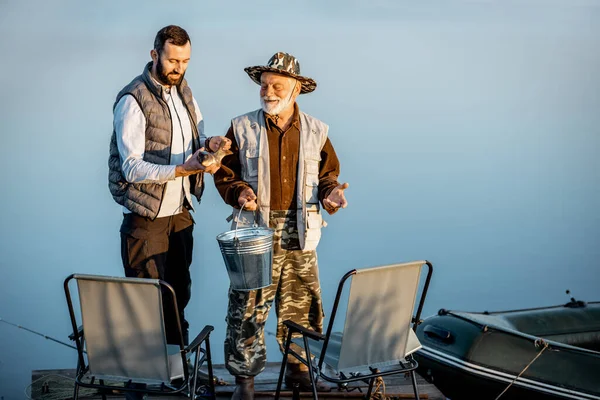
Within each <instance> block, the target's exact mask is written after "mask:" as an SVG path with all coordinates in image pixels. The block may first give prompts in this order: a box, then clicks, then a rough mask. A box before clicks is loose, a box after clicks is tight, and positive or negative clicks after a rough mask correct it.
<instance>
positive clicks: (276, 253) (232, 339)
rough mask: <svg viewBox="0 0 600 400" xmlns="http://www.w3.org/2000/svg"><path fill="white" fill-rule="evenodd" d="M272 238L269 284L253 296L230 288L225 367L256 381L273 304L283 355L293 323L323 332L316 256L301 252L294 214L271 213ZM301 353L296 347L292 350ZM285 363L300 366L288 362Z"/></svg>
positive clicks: (278, 340)
mask: <svg viewBox="0 0 600 400" xmlns="http://www.w3.org/2000/svg"><path fill="white" fill-rule="evenodd" d="M269 226H270V227H271V228H273V229H275V234H274V237H273V283H272V284H271V286H269V287H266V288H263V289H258V290H251V291H237V290H231V288H230V289H229V306H228V310H227V318H226V321H227V335H226V338H225V365H226V367H227V369H228V370H229V372H230V373H231V374H232V375H236V376H240V375H242V376H255V375H258V374H259V373H260V372H262V370H264V368H265V363H266V360H267V348H266V346H265V339H264V328H265V323H266V321H267V317H268V314H269V309H270V308H271V305H272V304H273V300H275V312H276V314H277V335H276V337H277V342H278V343H279V347H280V349H281V350H282V351H283V350H284V346H285V339H286V335H287V329H285V326H284V325H283V321H285V320H288V319H290V320H292V321H294V322H296V323H297V324H299V325H302V326H303V327H306V328H310V329H313V330H315V331H317V332H322V331H323V307H322V303H321V286H320V285H319V268H318V266H317V253H316V251H314V250H313V251H302V250H300V245H299V242H298V229H297V227H296V213H295V212H294V211H271V213H270V219H269ZM296 350H297V351H299V352H300V348H296ZM288 362H289V363H298V361H297V360H296V359H295V358H293V357H290V358H289V359H288Z"/></svg>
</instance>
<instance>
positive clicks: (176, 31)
mask: <svg viewBox="0 0 600 400" xmlns="http://www.w3.org/2000/svg"><path fill="white" fill-rule="evenodd" d="M166 42H169V43H172V44H174V45H175V46H184V45H185V44H186V43H187V42H190V44H191V43H192V41H191V40H190V37H189V35H188V33H187V32H186V31H185V29H183V28H182V27H180V26H177V25H169V26H165V27H164V28H162V29H161V30H160V31H158V33H157V34H156V38H154V50H156V51H157V52H158V53H159V54H160V53H161V52H162V50H163V48H164V47H165V43H166Z"/></svg>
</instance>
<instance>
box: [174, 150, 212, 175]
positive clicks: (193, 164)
mask: <svg viewBox="0 0 600 400" xmlns="http://www.w3.org/2000/svg"><path fill="white" fill-rule="evenodd" d="M201 151H204V147H202V148H201V149H199V150H198V151H196V152H195V153H194V155H193V156H191V157H190V158H189V159H188V160H187V161H186V162H185V163H183V164H180V165H178V166H176V167H175V176H176V177H179V176H189V175H194V174H199V173H201V172H208V173H209V174H214V173H215V172H217V171H218V170H219V165H216V164H213V165H209V166H208V167H205V166H204V165H202V164H200V161H198V153H200V152H201Z"/></svg>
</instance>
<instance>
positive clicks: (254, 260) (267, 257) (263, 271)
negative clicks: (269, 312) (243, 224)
mask: <svg viewBox="0 0 600 400" xmlns="http://www.w3.org/2000/svg"><path fill="white" fill-rule="evenodd" d="M242 209H243V208H242ZM240 213H241V210H240ZM238 219H239V217H238ZM273 233H275V230H274V229H271V228H262V227H253V228H242V229H237V223H236V229H235V230H233V231H228V232H224V233H221V234H220V235H218V236H217V241H218V242H219V248H220V249H221V254H222V255H223V260H224V261H225V267H227V273H228V274H229V280H230V281H231V288H232V289H234V290H255V289H260V288H263V287H267V286H269V285H270V284H271V282H272V272H273V271H272V270H273Z"/></svg>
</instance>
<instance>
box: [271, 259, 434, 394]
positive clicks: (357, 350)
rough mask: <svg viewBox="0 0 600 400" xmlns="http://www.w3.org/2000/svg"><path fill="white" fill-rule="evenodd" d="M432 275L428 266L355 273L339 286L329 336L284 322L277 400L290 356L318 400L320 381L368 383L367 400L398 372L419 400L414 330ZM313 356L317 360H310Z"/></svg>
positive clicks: (406, 265)
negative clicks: (341, 319) (342, 311)
mask: <svg viewBox="0 0 600 400" xmlns="http://www.w3.org/2000/svg"><path fill="white" fill-rule="evenodd" d="M423 265H427V266H428V269H429V270H428V273H427V278H426V280H425V283H424V285H423V289H422V291H421V295H420V300H419V306H418V308H417V312H416V314H415V316H414V317H413V311H414V308H415V303H416V298H417V292H418V287H419V281H420V276H421V268H422V267H423ZM432 272H433V266H432V265H431V263H430V262H429V261H414V262H409V263H403V264H394V265H388V266H383V267H374V268H367V269H359V270H356V269H354V270H352V271H350V272H348V273H347V274H346V275H344V277H343V278H342V279H341V281H340V283H339V286H338V290H337V295H336V298H335V303H334V305H333V310H332V311H331V317H330V320H329V325H328V327H327V331H326V334H325V335H323V334H320V333H317V332H315V331H312V330H310V329H306V328H304V327H302V326H300V325H298V324H296V323H294V322H292V321H285V322H284V324H285V325H286V327H287V329H288V333H287V341H286V344H285V352H284V355H283V362H282V365H281V371H280V373H279V380H278V382H277V392H276V395H275V399H276V400H278V399H279V396H280V392H281V383H282V380H283V376H284V373H285V368H286V365H287V360H288V355H292V356H294V357H295V358H297V359H298V360H300V361H301V362H302V363H303V364H304V365H306V366H308V370H309V371H311V372H312V373H309V376H310V380H311V385H312V391H313V397H314V398H315V400H316V399H317V390H316V382H317V380H318V379H319V378H323V379H324V380H326V381H328V382H332V383H336V384H338V386H339V387H344V386H346V385H347V384H348V383H349V382H354V381H359V380H361V381H365V382H368V384H369V388H368V392H367V396H366V398H367V399H369V398H370V397H371V393H372V391H373V385H374V383H375V381H376V379H377V378H378V377H381V376H387V375H392V374H399V373H410V376H411V380H412V385H413V390H414V394H415V398H416V399H418V398H419V391H418V388H417V380H416V377H415V369H416V368H417V367H418V363H417V361H416V360H415V359H414V358H413V357H412V353H413V352H415V351H416V350H418V349H419V348H420V347H421V345H420V343H419V340H418V339H417V337H416V335H415V332H414V330H415V329H416V325H417V324H418V323H419V321H420V316H421V311H422V310H423V303H424V302H425V297H426V295H427V289H428V287H429V281H430V280H431V274H432ZM349 278H352V279H351V284H350V291H349V294H348V308H347V310H346V319H345V323H344V330H343V332H335V333H334V332H332V329H333V324H334V321H335V317H336V313H337V310H338V306H339V303H340V298H341V297H342V292H343V290H344V284H345V283H346V282H347V281H348V279H349ZM292 343H294V344H295V345H297V346H300V348H301V349H302V351H296V350H295V349H294V348H292V347H291V345H292ZM302 353H304V354H302ZM313 355H314V356H315V358H316V360H313V359H312V356H313ZM315 361H316V365H315ZM324 364H326V365H327V367H329V368H326V367H324Z"/></svg>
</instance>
